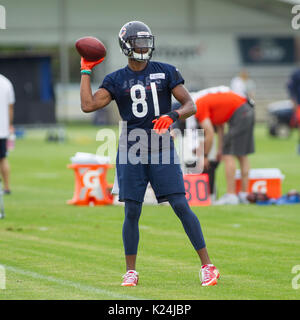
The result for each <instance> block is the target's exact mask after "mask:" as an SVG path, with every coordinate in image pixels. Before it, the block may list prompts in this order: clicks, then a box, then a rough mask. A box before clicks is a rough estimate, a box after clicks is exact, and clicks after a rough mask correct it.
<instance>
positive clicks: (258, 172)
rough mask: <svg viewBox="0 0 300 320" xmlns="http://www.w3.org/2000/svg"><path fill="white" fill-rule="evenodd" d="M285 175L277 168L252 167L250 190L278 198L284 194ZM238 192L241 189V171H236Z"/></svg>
mask: <svg viewBox="0 0 300 320" xmlns="http://www.w3.org/2000/svg"><path fill="white" fill-rule="evenodd" d="M283 179H284V175H283V174H282V173H281V171H280V170H279V169H277V168H265V169H250V172H249V185H248V192H249V193H251V192H260V193H265V194H266V195H267V196H268V197H269V198H275V199H278V198H280V197H281V195H282V190H281V186H282V180H283ZM235 182H236V192H237V193H238V192H239V191H240V190H241V173H240V170H237V171H236V176H235Z"/></svg>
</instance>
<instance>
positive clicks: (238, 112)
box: [194, 86, 255, 205]
mask: <svg viewBox="0 0 300 320" xmlns="http://www.w3.org/2000/svg"><path fill="white" fill-rule="evenodd" d="M194 100H195V104H196V106H197V112H196V114H195V118H196V119H197V121H198V122H199V124H200V126H201V127H202V128H203V129H204V134H205V142H204V158H205V159H204V165H205V166H206V167H207V166H208V160H207V156H208V153H209V151H210V149H211V147H212V142H213V137H214V128H216V131H217V135H218V157H217V158H218V159H222V160H223V161H224V166H225V176H226V182H227V193H226V194H225V195H223V197H221V198H220V199H219V200H217V201H216V202H215V204H220V205H221V204H238V203H247V195H248V192H247V191H248V173H249V170H250V164H249V159H248V154H251V153H253V152H254V137H253V129H254V122H255V120H254V108H253V105H252V104H250V102H249V101H248V100H247V99H246V98H245V97H242V96H240V95H238V94H236V93H234V92H233V91H231V90H230V88H229V87H225V86H220V87H214V88H209V89H205V90H201V91H199V92H198V93H197V94H196V95H195V97H194ZM226 123H228V132H227V133H226V134H225V135H224V125H225V124H226ZM198 155H199V156H200V154H198ZM236 159H238V162H239V165H240V169H241V178H242V179H241V180H242V188H241V192H240V193H239V194H238V195H236V190H235V171H236Z"/></svg>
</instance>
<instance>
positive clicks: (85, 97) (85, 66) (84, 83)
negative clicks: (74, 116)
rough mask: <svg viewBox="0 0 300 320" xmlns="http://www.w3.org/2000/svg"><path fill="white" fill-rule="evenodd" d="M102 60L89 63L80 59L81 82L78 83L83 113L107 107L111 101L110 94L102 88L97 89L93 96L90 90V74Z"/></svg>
mask: <svg viewBox="0 0 300 320" xmlns="http://www.w3.org/2000/svg"><path fill="white" fill-rule="evenodd" d="M103 60H104V58H102V59H100V60H98V61H94V62H90V61H86V60H85V59H84V58H81V82H80V100H81V110H82V111H83V112H87V113H88V112H93V111H96V110H98V109H101V108H104V107H105V106H107V105H108V104H109V103H110V102H111V100H112V97H111V94H110V93H109V91H108V90H106V89H104V88H100V89H98V90H97V91H96V92H95V94H93V93H92V88H91V78H90V75H91V72H92V68H93V67H94V66H96V65H97V64H99V63H101V62H102V61H103Z"/></svg>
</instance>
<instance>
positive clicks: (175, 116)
mask: <svg viewBox="0 0 300 320" xmlns="http://www.w3.org/2000/svg"><path fill="white" fill-rule="evenodd" d="M165 115H166V116H169V117H170V118H171V119H172V120H173V121H174V122H175V121H176V120H177V119H178V118H179V113H178V112H176V111H170V112H168V113H166V114H165Z"/></svg>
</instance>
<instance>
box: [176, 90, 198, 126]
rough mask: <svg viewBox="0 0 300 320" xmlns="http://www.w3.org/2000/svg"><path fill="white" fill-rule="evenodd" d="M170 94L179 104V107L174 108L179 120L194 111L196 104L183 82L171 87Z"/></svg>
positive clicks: (192, 113)
mask: <svg viewBox="0 0 300 320" xmlns="http://www.w3.org/2000/svg"><path fill="white" fill-rule="evenodd" d="M172 94H173V96H174V98H175V99H176V100H177V101H178V102H180V104H181V107H180V108H179V109H177V110H176V112H177V113H178V114H179V118H180V119H181V120H185V119H186V118H188V117H190V116H192V115H194V114H195V113H196V111H197V108H196V105H195V103H194V101H193V99H192V97H191V95H190V93H189V92H188V90H187V89H186V88H185V86H184V85H183V84H179V85H177V86H176V87H175V88H173V90H172Z"/></svg>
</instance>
